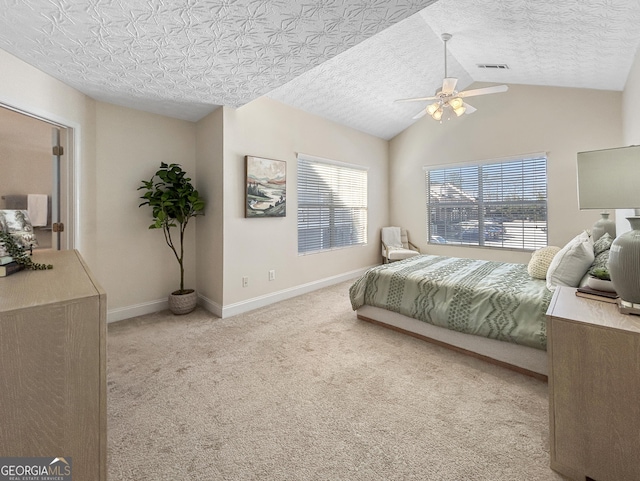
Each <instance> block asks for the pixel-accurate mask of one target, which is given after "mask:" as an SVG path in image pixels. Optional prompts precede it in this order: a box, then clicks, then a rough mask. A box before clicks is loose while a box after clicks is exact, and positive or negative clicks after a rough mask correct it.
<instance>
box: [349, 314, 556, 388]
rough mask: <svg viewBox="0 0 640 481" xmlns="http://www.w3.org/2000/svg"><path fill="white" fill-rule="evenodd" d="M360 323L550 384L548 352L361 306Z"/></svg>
mask: <svg viewBox="0 0 640 481" xmlns="http://www.w3.org/2000/svg"><path fill="white" fill-rule="evenodd" d="M356 312H357V314H358V319H361V320H363V321H367V322H371V323H373V324H377V325H380V326H383V327H386V328H389V329H393V330H394V331H399V332H402V333H404V334H408V335H410V336H413V337H416V338H418V339H422V340H424V341H428V342H431V343H433V344H437V345H439V346H443V347H446V348H448V349H452V350H454V351H457V352H461V353H464V354H467V355H470V356H473V357H476V358H478V359H482V360H484V361H488V362H490V363H493V364H496V365H498V366H502V367H505V368H507V369H511V370H513V371H516V372H519V373H521V374H526V375H527V376H531V377H534V378H536V379H540V380H541V381H545V382H546V381H547V372H548V371H547V352H546V351H542V350H540V349H534V348H532V347H529V346H521V345H518V344H513V343H510V342H504V341H497V340H495V339H489V338H485V337H481V336H474V335H471V334H465V333H462V332H458V331H452V330H449V329H445V328H443V327H439V326H434V325H432V324H429V323H427V322H422V321H419V320H417V319H413V318H411V317H407V316H404V315H402V314H398V313H396V312H392V311H387V310H385V309H381V308H379V307H372V306H367V305H365V306H362V307H361V308H360V309H358V310H357V311H356Z"/></svg>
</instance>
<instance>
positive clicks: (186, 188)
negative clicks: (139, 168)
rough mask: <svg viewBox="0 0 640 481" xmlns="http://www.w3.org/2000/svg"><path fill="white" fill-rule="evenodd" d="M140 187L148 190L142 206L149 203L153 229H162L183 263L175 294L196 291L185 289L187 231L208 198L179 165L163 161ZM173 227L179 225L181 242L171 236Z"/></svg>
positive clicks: (169, 244) (179, 262)
mask: <svg viewBox="0 0 640 481" xmlns="http://www.w3.org/2000/svg"><path fill="white" fill-rule="evenodd" d="M138 190H144V191H145V193H144V195H143V196H142V197H140V198H141V199H144V202H142V203H141V204H140V205H139V206H138V207H142V206H143V205H148V206H149V207H151V209H152V215H153V223H152V224H151V225H150V226H149V229H162V231H163V233H164V240H165V241H166V243H167V245H168V246H169V247H170V248H171V250H172V251H173V254H174V256H175V258H176V260H177V261H178V264H179V265H180V289H179V290H178V291H175V292H174V293H173V294H187V293H189V292H192V290H191V289H187V290H185V288H184V264H183V260H184V232H185V230H186V228H187V225H188V224H189V220H190V219H191V218H193V217H196V216H198V215H203V210H204V206H205V201H204V200H203V199H202V198H201V197H200V194H199V193H198V191H197V190H196V189H194V187H193V185H192V184H191V179H190V178H189V177H187V174H186V172H185V171H184V170H182V167H180V165H179V164H165V163H164V162H161V163H160V169H158V171H157V172H156V173H155V174H154V176H153V177H151V180H148V181H147V180H143V181H142V185H141V186H140V187H138ZM172 227H177V228H178V232H179V243H178V244H176V243H175V242H174V239H173V237H172V236H171V228H172Z"/></svg>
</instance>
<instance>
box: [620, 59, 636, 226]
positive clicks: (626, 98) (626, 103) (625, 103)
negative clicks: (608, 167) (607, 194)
mask: <svg viewBox="0 0 640 481" xmlns="http://www.w3.org/2000/svg"><path fill="white" fill-rule="evenodd" d="M622 124H623V132H624V134H623V140H622V144H621V145H623V146H626V145H640V48H639V49H638V51H637V52H636V56H635V59H634V62H633V65H632V66H631V70H630V72H629V76H628V77H627V83H626V84H625V87H624V92H623V95H622ZM638 207H640V206H638ZM632 215H635V212H634V210H633V209H618V210H616V232H617V234H618V235H620V234H622V233H623V232H627V231H629V230H631V226H630V225H629V221H627V217H628V216H632Z"/></svg>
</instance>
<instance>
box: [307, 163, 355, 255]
mask: <svg viewBox="0 0 640 481" xmlns="http://www.w3.org/2000/svg"><path fill="white" fill-rule="evenodd" d="M366 243H367V171H366V169H365V168H363V167H359V166H354V165H348V164H343V163H340V162H333V161H329V160H325V159H318V158H316V157H311V156H308V155H303V154H298V254H309V253H312V252H318V251H324V250H330V249H337V248H340V247H347V246H355V245H365V244H366Z"/></svg>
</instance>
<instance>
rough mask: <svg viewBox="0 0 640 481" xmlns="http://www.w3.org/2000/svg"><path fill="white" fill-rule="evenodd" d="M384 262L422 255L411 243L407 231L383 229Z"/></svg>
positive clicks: (391, 228) (393, 228)
mask: <svg viewBox="0 0 640 481" xmlns="http://www.w3.org/2000/svg"><path fill="white" fill-rule="evenodd" d="M381 240H382V261H383V262H384V263H385V264H388V263H389V262H393V261H399V260H402V259H408V258H409V257H413V256H417V255H420V249H418V247H416V246H415V245H414V244H412V243H411V242H410V241H409V234H408V233H407V230H406V229H402V228H400V227H383V228H382V232H381Z"/></svg>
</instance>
